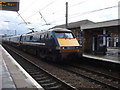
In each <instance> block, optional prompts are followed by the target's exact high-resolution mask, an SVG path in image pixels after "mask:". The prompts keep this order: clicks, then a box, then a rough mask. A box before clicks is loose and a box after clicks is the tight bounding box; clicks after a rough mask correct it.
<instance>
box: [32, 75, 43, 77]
mask: <svg viewBox="0 0 120 90" xmlns="http://www.w3.org/2000/svg"><path fill="white" fill-rule="evenodd" d="M44 75H45V74H36V75H33V77H44Z"/></svg>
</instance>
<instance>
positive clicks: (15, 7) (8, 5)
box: [0, 0, 19, 11]
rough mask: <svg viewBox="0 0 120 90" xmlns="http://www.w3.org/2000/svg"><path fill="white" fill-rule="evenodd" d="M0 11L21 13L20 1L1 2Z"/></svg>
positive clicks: (3, 0) (1, 0) (6, 0)
mask: <svg viewBox="0 0 120 90" xmlns="http://www.w3.org/2000/svg"><path fill="white" fill-rule="evenodd" d="M0 10H6V11H19V0H0Z"/></svg>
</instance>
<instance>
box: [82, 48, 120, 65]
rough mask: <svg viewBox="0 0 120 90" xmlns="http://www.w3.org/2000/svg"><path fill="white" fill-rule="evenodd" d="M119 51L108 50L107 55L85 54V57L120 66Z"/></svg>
mask: <svg viewBox="0 0 120 90" xmlns="http://www.w3.org/2000/svg"><path fill="white" fill-rule="evenodd" d="M118 51H119V50H118V49H108V50H107V52H106V55H94V54H89V53H87V54H86V53H85V54H83V56H84V57H88V58H93V59H97V60H102V61H107V62H112V63H117V64H120V55H119V52H118Z"/></svg>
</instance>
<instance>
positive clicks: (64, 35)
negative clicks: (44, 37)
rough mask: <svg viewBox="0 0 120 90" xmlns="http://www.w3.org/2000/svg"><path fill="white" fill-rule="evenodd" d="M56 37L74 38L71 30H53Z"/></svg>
mask: <svg viewBox="0 0 120 90" xmlns="http://www.w3.org/2000/svg"><path fill="white" fill-rule="evenodd" d="M55 36H56V37H57V38H74V36H73V34H72V33H71V32H55Z"/></svg>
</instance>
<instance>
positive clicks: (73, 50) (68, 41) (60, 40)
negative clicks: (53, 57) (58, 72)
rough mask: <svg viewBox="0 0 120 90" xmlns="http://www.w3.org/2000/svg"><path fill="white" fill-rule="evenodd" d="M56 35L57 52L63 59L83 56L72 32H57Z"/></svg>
mask: <svg viewBox="0 0 120 90" xmlns="http://www.w3.org/2000/svg"><path fill="white" fill-rule="evenodd" d="M54 34H55V37H56V41H57V47H56V50H57V51H58V53H59V54H60V56H61V58H62V59H67V58H72V57H74V58H75V57H81V56H82V48H81V47H80V44H79V43H78V41H77V39H76V38H75V36H74V35H73V33H72V32H71V31H55V32H54Z"/></svg>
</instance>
